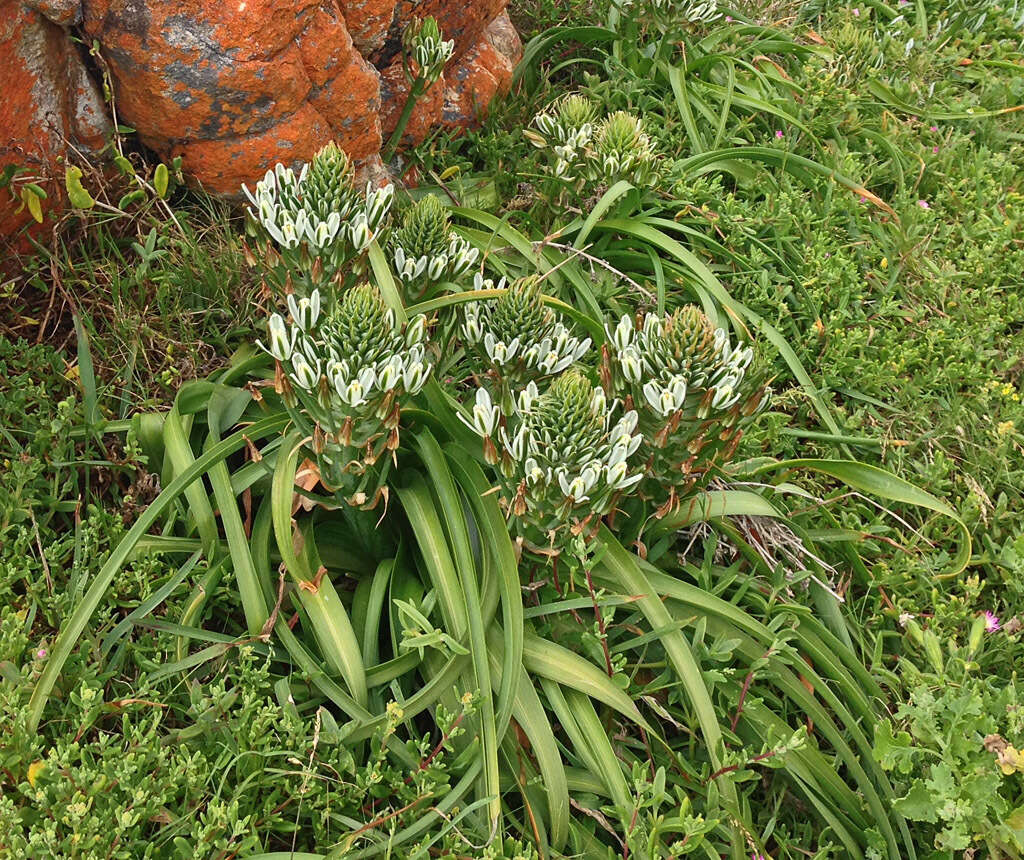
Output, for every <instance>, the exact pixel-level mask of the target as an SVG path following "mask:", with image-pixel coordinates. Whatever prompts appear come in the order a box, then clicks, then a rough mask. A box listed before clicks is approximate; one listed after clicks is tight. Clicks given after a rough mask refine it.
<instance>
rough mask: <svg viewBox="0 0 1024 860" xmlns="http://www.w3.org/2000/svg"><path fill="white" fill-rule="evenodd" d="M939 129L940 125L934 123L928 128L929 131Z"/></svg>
mask: <svg viewBox="0 0 1024 860" xmlns="http://www.w3.org/2000/svg"><path fill="white" fill-rule="evenodd" d="M938 130H939V127H938V126H937V125H933V126H932V127H931V128H930V129H928V131H931V132H936V131H938Z"/></svg>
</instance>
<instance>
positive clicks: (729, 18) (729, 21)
mask: <svg viewBox="0 0 1024 860" xmlns="http://www.w3.org/2000/svg"><path fill="white" fill-rule="evenodd" d="M725 20H726V23H729V24H731V23H732V15H726V16H725Z"/></svg>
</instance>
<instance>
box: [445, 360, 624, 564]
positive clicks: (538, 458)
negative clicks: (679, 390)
mask: <svg viewBox="0 0 1024 860" xmlns="http://www.w3.org/2000/svg"><path fill="white" fill-rule="evenodd" d="M614 407H615V404H612V403H609V402H608V401H607V399H606V398H605V394H604V391H603V390H602V389H601V388H600V387H596V388H595V387H594V386H592V385H591V384H590V382H589V380H587V378H586V377H585V376H584V375H583V374H582V373H581V372H580V371H579V370H576V369H570V370H568V371H566V372H565V373H562V374H561V375H559V376H557V377H556V378H555V379H554V380H553V381H552V382H551V384H550V385H549V386H548V387H547V389H546V390H545V391H544V392H543V394H542V393H541V392H540V391H539V389H538V388H537V385H536V383H534V382H530V383H529V384H528V385H527V386H526V388H524V389H523V390H522V391H521V392H520V393H519V396H518V397H517V398H516V399H515V401H514V404H513V405H512V408H511V409H502V408H500V407H499V406H497V405H495V404H494V403H493V402H492V400H491V397H490V395H489V394H488V392H487V389H486V388H479V389H477V392H476V400H475V402H474V404H473V414H472V420H470V421H467V424H468V425H469V426H470V427H471V428H472V429H473V430H474V431H475V432H476V433H478V434H479V435H480V436H481V437H482V438H483V440H484V458H485V460H486V461H487V462H488V463H490V464H491V465H497V466H498V467H499V471H500V474H501V480H502V489H503V496H502V506H503V507H504V508H506V509H507V510H508V511H509V513H510V514H512V516H513V517H514V522H515V524H516V528H517V530H518V531H519V532H520V535H521V536H522V537H524V538H526V539H527V540H529V541H530V542H531V543H532V544H533V545H534V546H535V547H537V548H539V549H540V550H542V551H545V550H549V551H557V550H558V549H560V548H561V547H562V546H564V545H565V544H566V542H567V541H568V539H569V538H570V537H575V536H577V535H580V534H583V535H584V536H586V537H590V536H592V535H593V533H594V532H595V531H596V529H597V527H598V525H599V524H600V521H601V517H602V516H604V515H605V514H607V513H608V512H609V511H610V510H611V509H612V507H613V505H614V503H615V500H616V498H617V497H618V495H619V494H620V493H622V492H624V491H626V490H628V489H629V488H630V487H632V486H634V485H635V484H636V483H637V482H638V481H639V480H640V479H641V478H642V477H643V475H642V474H641V473H638V472H633V471H632V470H631V469H630V465H629V462H628V461H629V458H630V457H631V456H632V455H633V454H634V453H635V452H636V450H637V448H638V447H639V446H640V442H641V437H640V436H639V435H633V431H634V430H635V429H636V424H637V416H636V413H635V412H632V411H630V412H627V413H625V414H624V415H622V416H621V417H620V418H619V419H618V420H617V421H616V422H615V423H614V424H612V416H613V412H614ZM464 420H465V419H464Z"/></svg>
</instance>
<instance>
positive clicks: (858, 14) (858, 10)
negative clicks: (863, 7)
mask: <svg viewBox="0 0 1024 860" xmlns="http://www.w3.org/2000/svg"><path fill="white" fill-rule="evenodd" d="M853 17H854V18H859V17H860V9H854V10H853Z"/></svg>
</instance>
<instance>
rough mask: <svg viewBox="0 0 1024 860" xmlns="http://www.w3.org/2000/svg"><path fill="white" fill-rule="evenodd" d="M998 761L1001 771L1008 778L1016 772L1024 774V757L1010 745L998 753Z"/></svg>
mask: <svg viewBox="0 0 1024 860" xmlns="http://www.w3.org/2000/svg"><path fill="white" fill-rule="evenodd" d="M996 761H997V762H998V763H999V769H1000V770H1002V772H1003V773H1004V774H1006V775H1007V776H1009V775H1010V774H1011V773H1013V772H1014V771H1021V772H1024V756H1022V755H1021V754H1020V752H1019V751H1018V750H1017V749H1016V748H1014V747H1011V746H1009V745H1007V747H1006V749H1004V750H1001V751H1000V752H997V753H996Z"/></svg>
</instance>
